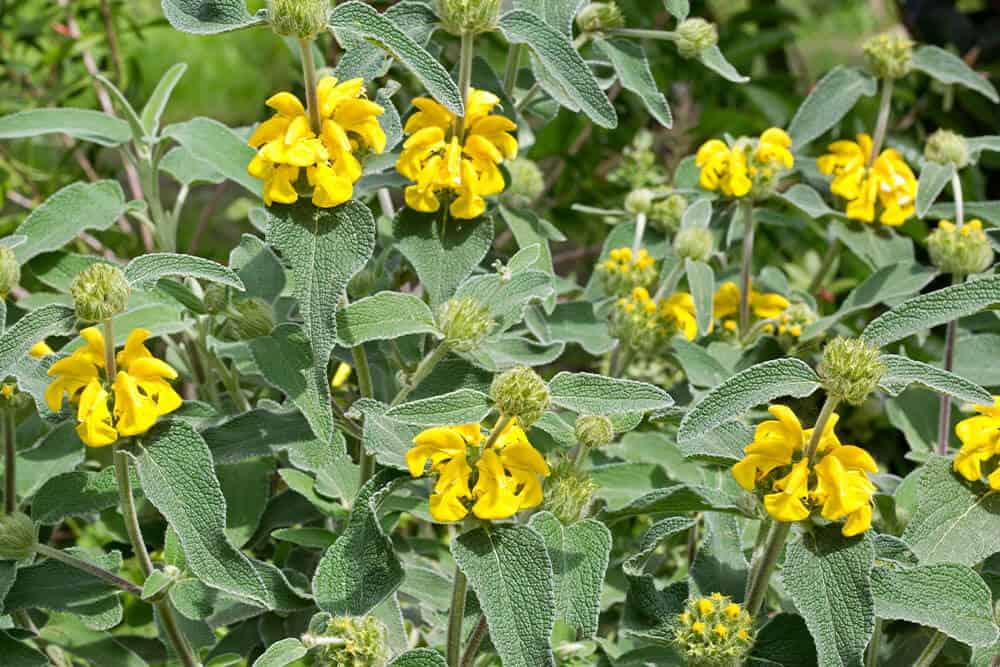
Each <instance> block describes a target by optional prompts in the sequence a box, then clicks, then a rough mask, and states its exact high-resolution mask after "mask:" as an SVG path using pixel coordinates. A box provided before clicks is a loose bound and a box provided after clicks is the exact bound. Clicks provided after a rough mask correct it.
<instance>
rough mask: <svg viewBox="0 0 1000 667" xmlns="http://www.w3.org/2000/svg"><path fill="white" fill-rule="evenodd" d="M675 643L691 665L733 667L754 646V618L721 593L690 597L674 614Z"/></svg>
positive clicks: (740, 661)
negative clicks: (675, 619) (677, 613)
mask: <svg viewBox="0 0 1000 667" xmlns="http://www.w3.org/2000/svg"><path fill="white" fill-rule="evenodd" d="M674 644H675V645H676V646H677V648H678V649H680V652H681V653H682V654H683V655H684V656H685V657H686V658H687V660H688V663H687V664H688V665H691V666H692V667H736V666H737V665H741V664H743V658H744V657H746V655H747V653H748V652H749V651H750V647H751V646H753V620H752V619H751V617H750V614H748V613H747V611H746V610H745V609H743V607H741V606H740V605H738V604H736V603H735V602H733V601H732V600H731V599H730V598H728V597H726V596H725V595H722V594H720V593H712V595H710V596H709V597H703V598H691V599H689V600H688V601H687V604H686V605H685V608H684V612H683V613H681V614H680V615H678V617H677V628H676V630H675V631H674Z"/></svg>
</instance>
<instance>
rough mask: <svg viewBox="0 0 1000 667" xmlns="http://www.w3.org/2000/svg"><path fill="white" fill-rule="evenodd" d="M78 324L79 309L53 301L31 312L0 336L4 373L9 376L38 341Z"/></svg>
mask: <svg viewBox="0 0 1000 667" xmlns="http://www.w3.org/2000/svg"><path fill="white" fill-rule="evenodd" d="M75 325H76V312H75V311H74V310H73V309H72V308H69V307H67V306H60V305H58V304H54V303H53V304H50V305H48V306H42V307H41V308H38V309H36V310H32V311H31V312H29V313H27V314H26V315H25V316H24V317H22V318H21V319H19V320H18V321H17V322H15V323H14V324H13V325H12V326H11V327H10V328H9V329H7V330H6V331H4V333H3V336H0V375H4V376H6V375H9V374H10V373H11V372H12V371H13V368H14V366H15V364H17V363H18V362H19V361H20V360H21V359H23V358H24V357H25V356H27V354H28V350H30V349H31V347H32V346H33V345H34V344H35V343H37V342H38V341H40V340H43V339H45V338H48V337H49V336H63V335H66V334H68V333H70V332H71V331H73V329H74V328H75Z"/></svg>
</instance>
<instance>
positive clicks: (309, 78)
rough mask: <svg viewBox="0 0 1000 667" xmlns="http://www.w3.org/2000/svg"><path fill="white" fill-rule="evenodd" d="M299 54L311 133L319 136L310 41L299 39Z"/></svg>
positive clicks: (320, 120)
mask: <svg viewBox="0 0 1000 667" xmlns="http://www.w3.org/2000/svg"><path fill="white" fill-rule="evenodd" d="M299 52H300V53H301V55H302V83H303V85H304V86H305V89H306V107H307V108H308V110H309V123H310V125H312V131H313V132H315V133H316V134H317V135H319V133H320V130H321V128H322V125H323V123H322V119H321V118H320V115H319V101H318V100H317V99H316V62H315V61H314V60H313V51H312V40H311V39H300V40H299Z"/></svg>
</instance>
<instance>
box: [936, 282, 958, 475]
mask: <svg viewBox="0 0 1000 667" xmlns="http://www.w3.org/2000/svg"><path fill="white" fill-rule="evenodd" d="M961 282H962V277H961V276H959V275H954V276H952V284H953V285H958V284H959V283H961ZM956 338H958V320H952V321H951V322H948V326H947V328H946V329H945V334H944V369H945V370H946V371H951V369H952V368H954V367H955V339H956ZM940 401H941V403H940V405H941V407H940V409H939V410H938V438H937V453H938V454H940V455H942V456H944V455H945V454H947V453H948V443H949V441H950V440H951V439H950V437H949V431H951V396H949V395H947V394H941V399H940Z"/></svg>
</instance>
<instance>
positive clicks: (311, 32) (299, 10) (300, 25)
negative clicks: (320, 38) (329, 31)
mask: <svg viewBox="0 0 1000 667" xmlns="http://www.w3.org/2000/svg"><path fill="white" fill-rule="evenodd" d="M329 13H330V0H269V2H268V11H267V17H268V20H269V21H270V23H271V29H272V30H274V32H275V33H277V34H279V35H281V36H282V37H297V38H299V39H312V38H314V37H315V36H316V35H319V34H320V33H322V32H324V31H325V30H326V19H327V15H328V14H329Z"/></svg>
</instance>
